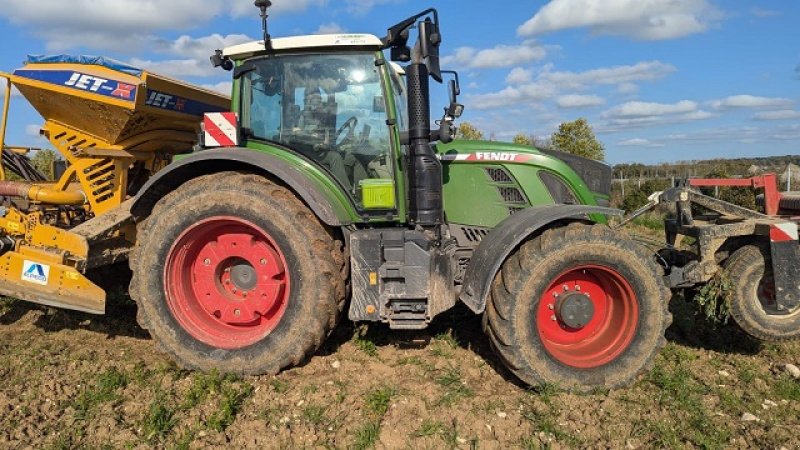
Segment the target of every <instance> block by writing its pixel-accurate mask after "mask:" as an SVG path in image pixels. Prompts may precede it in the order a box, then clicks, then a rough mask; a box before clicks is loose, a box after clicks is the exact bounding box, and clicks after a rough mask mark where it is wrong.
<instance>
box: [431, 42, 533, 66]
mask: <svg viewBox="0 0 800 450" xmlns="http://www.w3.org/2000/svg"><path fill="white" fill-rule="evenodd" d="M545 56H547V49H546V48H545V47H543V46H541V45H539V44H537V43H536V42H535V41H526V42H524V43H523V44H522V45H498V46H496V47H493V48H487V49H476V48H473V47H459V48H457V49H456V51H455V53H454V54H452V55H449V56H445V57H444V58H442V65H445V66H450V65H452V66H456V67H471V68H474V69H496V68H500V67H511V66H514V65H519V64H525V63H529V62H533V61H539V60H541V59H544V57H545Z"/></svg>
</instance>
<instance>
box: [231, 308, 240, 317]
mask: <svg viewBox="0 0 800 450" xmlns="http://www.w3.org/2000/svg"><path fill="white" fill-rule="evenodd" d="M233 315H234V316H236V317H239V316H241V315H242V312H241V311H239V310H238V309H237V310H234V311H233Z"/></svg>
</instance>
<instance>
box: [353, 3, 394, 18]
mask: <svg viewBox="0 0 800 450" xmlns="http://www.w3.org/2000/svg"><path fill="white" fill-rule="evenodd" d="M404 2H405V0H345V5H347V8H346V9H347V12H348V13H350V14H353V15H356V16H363V15H365V14H367V13H368V12H370V11H372V9H373V8H375V7H377V6H382V5H391V4H400V3H404Z"/></svg>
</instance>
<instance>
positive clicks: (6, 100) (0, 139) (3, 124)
mask: <svg viewBox="0 0 800 450" xmlns="http://www.w3.org/2000/svg"><path fill="white" fill-rule="evenodd" d="M0 78H5V80H6V86H5V96H4V97H3V116H2V119H0V181H5V179H6V169H5V167H3V159H2V156H3V151H4V150H5V148H6V128H7V127H8V108H9V107H10V106H11V76H10V75H9V74H7V73H5V72H0Z"/></svg>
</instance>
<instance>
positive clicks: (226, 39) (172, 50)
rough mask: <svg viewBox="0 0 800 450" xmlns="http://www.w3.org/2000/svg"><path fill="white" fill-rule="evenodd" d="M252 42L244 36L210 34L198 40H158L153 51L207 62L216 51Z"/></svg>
mask: <svg viewBox="0 0 800 450" xmlns="http://www.w3.org/2000/svg"><path fill="white" fill-rule="evenodd" d="M254 40H255V39H254V38H251V37H249V36H247V35H244V34H229V35H226V36H223V35H221V34H211V35H208V36H203V37H199V38H195V37H191V36H188V35H183V36H180V37H178V39H176V40H174V41H168V40H164V39H159V40H158V41H157V42H156V43H155V46H154V50H155V51H157V52H160V53H169V54H172V55H176V56H181V57H184V58H191V59H203V60H205V61H208V57H209V56H211V55H212V54H213V53H214V50H216V49H223V48H225V47H230V46H233V45H238V44H243V43H245V42H250V41H254Z"/></svg>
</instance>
